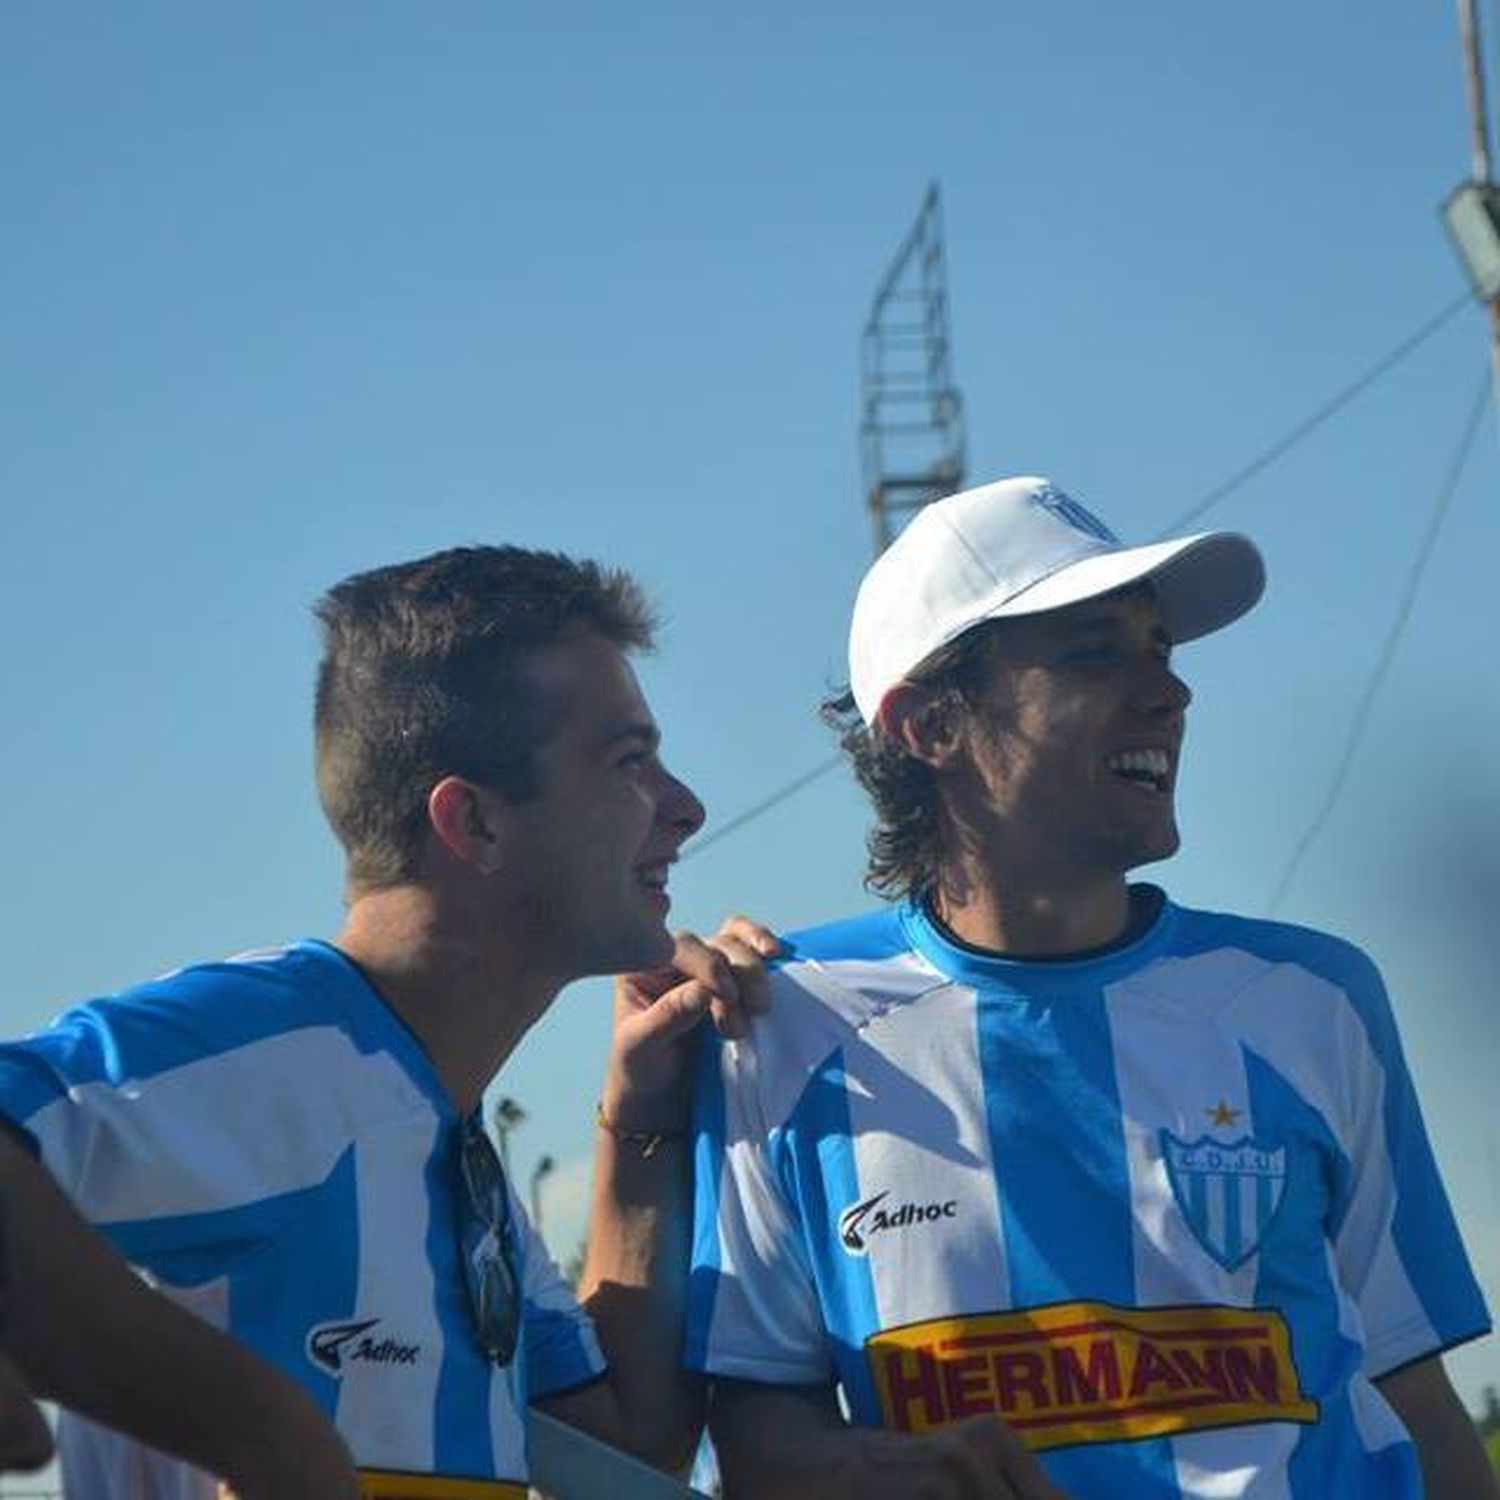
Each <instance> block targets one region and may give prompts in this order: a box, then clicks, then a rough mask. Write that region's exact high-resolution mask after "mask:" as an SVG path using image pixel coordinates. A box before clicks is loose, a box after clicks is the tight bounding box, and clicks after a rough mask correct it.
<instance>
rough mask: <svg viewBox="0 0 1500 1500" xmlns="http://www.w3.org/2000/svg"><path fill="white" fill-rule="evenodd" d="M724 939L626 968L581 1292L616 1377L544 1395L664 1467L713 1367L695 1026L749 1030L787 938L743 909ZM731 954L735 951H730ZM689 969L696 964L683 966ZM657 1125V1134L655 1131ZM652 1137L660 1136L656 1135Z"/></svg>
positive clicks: (685, 1457)
mask: <svg viewBox="0 0 1500 1500" xmlns="http://www.w3.org/2000/svg"><path fill="white" fill-rule="evenodd" d="M715 942H716V943H717V944H719V945H720V946H721V947H722V948H723V950H724V951H723V952H720V951H716V950H715V949H713V948H710V947H708V946H707V945H706V944H704V943H702V942H700V941H699V940H698V939H697V938H695V937H692V936H691V935H688V934H684V935H683V936H682V937H680V938H679V939H678V943H677V951H676V953H675V955H674V958H673V967H672V968H671V969H666V970H661V971H658V972H657V973H654V974H636V975H631V976H629V977H628V978H625V979H622V980H620V981H619V982H618V984H617V986H616V992H615V1039H614V1047H613V1050H612V1052H611V1056H610V1065H609V1070H608V1073H607V1075H606V1078H605V1084H604V1092H603V1095H602V1097H601V1100H600V1105H601V1109H602V1112H603V1117H604V1120H605V1122H607V1123H606V1124H605V1125H604V1126H603V1127H601V1129H600V1130H599V1141H598V1146H597V1151H596V1155H595V1158H594V1198H593V1205H592V1210H591V1216H590V1221H589V1240H588V1255H587V1259H586V1262H585V1265H584V1271H583V1277H582V1280H581V1281H580V1283H579V1288H578V1291H579V1296H580V1298H581V1300H582V1301H583V1304H584V1306H585V1307H586V1308H587V1309H588V1312H589V1314H590V1316H591V1317H592V1318H593V1320H594V1324H595V1327H596V1328H597V1330H598V1333H599V1342H600V1344H601V1346H602V1347H603V1350H604V1353H605V1356H606V1358H607V1359H608V1361H609V1366H610V1373H609V1377H608V1379H607V1380H606V1381H603V1382H599V1383H598V1384H595V1385H592V1386H588V1387H585V1388H584V1389H582V1390H579V1391H574V1392H569V1393H566V1394H564V1395H561V1396H556V1397H552V1398H550V1399H547V1400H544V1401H541V1402H538V1405H539V1406H541V1407H542V1409H543V1410H545V1411H547V1412H548V1413H549V1414H550V1415H552V1416H555V1417H559V1418H560V1419H561V1420H563V1421H565V1422H570V1423H572V1425H574V1426H576V1427H581V1428H582V1429H584V1430H585V1431H587V1432H591V1433H592V1434H593V1435H594V1436H595V1437H599V1438H602V1439H603V1440H604V1441H605V1442H608V1443H613V1444H614V1445H615V1446H616V1447H619V1448H624V1449H625V1450H627V1451H628V1452H632V1453H635V1454H637V1455H639V1456H640V1457H641V1458H644V1459H645V1460H646V1461H647V1462H649V1463H654V1464H658V1465H660V1466H661V1467H663V1468H680V1467H682V1466H685V1465H686V1464H687V1463H689V1462H690V1461H691V1459H692V1456H693V1451H694V1448H695V1447H696V1445H697V1442H698V1437H699V1434H700V1432H701V1431H702V1427H703V1412H704V1399H705V1383H704V1380H703V1377H702V1376H700V1375H696V1374H693V1373H691V1372H689V1371H687V1370H684V1369H683V1367H682V1323H683V1307H684V1303H685V1296H686V1287H687V1267H688V1235H689V1233H690V1229H691V1224H692V1202H691V1193H692V1178H691V1161H690V1151H689V1145H688V1141H687V1119H688V1083H689V1077H690V1073H691V1049H692V1046H693V1038H692V1033H693V1032H694V1030H695V1029H696V1027H697V1026H698V1024H699V1022H700V1021H701V1020H702V1019H703V1018H704V1016H705V1015H708V1014H710V1012H711V1013H712V1015H713V1018H714V1023H715V1025H717V1026H718V1028H719V1029H720V1031H722V1032H724V1033H725V1034H726V1035H736V1034H739V1035H742V1034H743V1029H744V1027H745V1026H747V1025H748V1016H749V1015H750V1014H752V1013H754V1012H756V1011H759V1010H764V1009H765V1007H766V1004H767V999H766V986H765V982H764V976H763V973H762V969H761V959H762V957H763V956H766V955H769V954H771V953H774V952H775V950H776V948H777V947H778V946H779V945H778V944H777V942H776V939H775V938H774V937H773V936H772V935H771V934H770V933H768V932H766V931H765V929H763V928H759V927H756V926H754V924H751V923H748V922H744V921H743V920H742V919H736V920H735V921H734V922H731V923H728V924H726V927H725V929H724V930H723V931H722V932H721V933H720V935H719V937H718V938H716V939H715ZM726 955H728V956H726ZM684 976H691V977H687V978H685V977H684ZM651 1137H656V1138H658V1139H657V1140H656V1141H655V1143H654V1144H653V1143H652V1142H651V1140H650V1138H651ZM648 1148H649V1149H648Z"/></svg>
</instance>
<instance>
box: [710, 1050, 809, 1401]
mask: <svg viewBox="0 0 1500 1500" xmlns="http://www.w3.org/2000/svg"><path fill="white" fill-rule="evenodd" d="M754 1077H755V1056H754V1053H753V1051H752V1050H751V1046H750V1044H749V1043H748V1042H743V1043H734V1042H731V1043H723V1042H721V1041H720V1040H719V1039H718V1038H717V1037H716V1036H713V1035H712V1034H709V1033H708V1032H707V1028H705V1037H704V1044H703V1048H702V1051H701V1053H700V1056H699V1067H698V1073H697V1079H696V1088H695V1095H694V1127H693V1134H694V1155H693V1166H694V1189H693V1252H692V1268H691V1273H690V1277H689V1283H688V1317H687V1334H686V1345H685V1361H686V1363H687V1364H688V1366H689V1367H690V1368H693V1369H699V1370H704V1371H707V1372H709V1373H710V1374H715V1375H726V1376H731V1377H735V1378H738V1379H745V1380H761V1381H767V1382H771V1383H774V1384H781V1385H811V1384H819V1385H822V1384H827V1383H828V1382H829V1381H831V1380H833V1379H834V1376H835V1371H834V1366H833V1362H832V1360H831V1358H830V1356H829V1352H828V1346H827V1340H826V1337H825V1335H824V1331H823V1320H822V1316H821V1311H820V1308H819V1303H818V1295H817V1287H816V1284H815V1282H814V1278H813V1274H812V1267H811V1265H810V1263H809V1260H808V1256H807V1250H806V1244H805V1241H804V1239H803V1236H802V1235H801V1233H800V1232H799V1230H798V1220H797V1215H796V1211H795V1209H794V1207H793V1205H792V1204H791V1203H790V1202H789V1201H788V1199H787V1197H786V1195H785V1194H784V1193H783V1191H782V1188H781V1184H780V1181H779V1179H778V1177H777V1174H776V1171H775V1167H774V1164H773V1163H772V1161H771V1158H770V1151H769V1141H768V1136H769V1122H768V1121H767V1120H766V1119H765V1118H764V1111H763V1110H762V1109H761V1108H760V1106H759V1101H758V1098H757V1095H756V1091H755V1088H754Z"/></svg>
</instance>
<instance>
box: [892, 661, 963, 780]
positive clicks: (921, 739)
mask: <svg viewBox="0 0 1500 1500" xmlns="http://www.w3.org/2000/svg"><path fill="white" fill-rule="evenodd" d="M876 727H877V729H878V730H879V732H880V733H882V734H884V735H885V736H886V738H887V739H890V740H893V741H894V742H895V743H896V744H898V745H899V746H900V747H901V748H902V749H903V750H904V751H906V753H907V754H908V755H910V756H912V757H913V758H914V759H916V760H920V761H924V762H925V763H926V764H927V765H929V766H931V767H932V769H933V770H934V771H941V770H944V769H945V768H946V767H948V766H949V765H951V764H952V762H953V759H954V757H955V756H957V755H958V753H959V751H960V750H961V749H962V747H963V735H962V733H961V732H960V727H959V725H958V724H956V723H955V722H954V719H953V714H952V712H951V711H950V708H949V705H948V704H947V703H946V702H944V701H943V700H942V699H941V698H938V697H936V696H934V694H933V692H932V689H931V688H927V687H923V686H921V685H920V684H919V683H915V682H898V683H897V684H896V686H895V687H893V688H892V689H891V690H890V692H888V693H887V694H886V695H885V700H884V701H883V702H882V703H881V705H880V713H879V715H878V716H877V718H876Z"/></svg>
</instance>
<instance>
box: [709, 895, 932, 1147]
mask: <svg viewBox="0 0 1500 1500" xmlns="http://www.w3.org/2000/svg"><path fill="white" fill-rule="evenodd" d="M947 983H948V980H947V978H946V976H945V975H943V974H942V973H940V972H939V971H938V970H937V969H935V968H934V967H933V966H932V965H931V964H930V963H929V962H928V961H927V960H926V959H925V958H923V957H922V956H921V954H919V953H918V952H917V951H916V950H915V948H914V947H913V946H912V943H911V941H910V938H909V937H908V935H907V932H906V928H905V924H904V922H903V920H902V915H901V908H899V907H883V908H879V909H877V910H875V911H871V912H867V913H863V914H861V915H859V916H856V917H850V918H846V919H843V920H840V921H837V922H829V923H826V924H823V925H821V926H818V927H809V928H804V929H801V930H799V931H795V932H792V933H790V934H788V935H787V936H786V937H785V939H784V952H783V956H782V957H781V958H779V959H778V960H777V962H776V964H775V965H774V967H773V970H772V973H771V1009H770V1012H769V1013H768V1014H767V1015H764V1016H760V1017H757V1019H756V1021H755V1022H754V1024H753V1026H752V1027H751V1033H750V1036H749V1037H748V1038H746V1039H745V1040H744V1041H741V1042H736V1043H729V1044H725V1045H723V1046H722V1047H721V1072H722V1076H723V1079H724V1083H725V1086H726V1087H727V1088H729V1089H730V1090H731V1091H738V1092H740V1093H741V1094H743V1095H753V1096H754V1097H755V1098H756V1099H757V1100H758V1106H759V1107H758V1111H757V1113H758V1115H759V1118H760V1122H761V1125H762V1126H763V1127H764V1128H767V1129H770V1128H774V1127H775V1126H777V1125H779V1124H781V1123H783V1122H784V1121H785V1120H786V1118H787V1117H788V1116H789V1115H790V1113H791V1111H792V1110H793V1108H794V1107H795V1104H796V1101H797V1099H798V1098H799V1097H800V1095H801V1092H802V1090H803V1088H804V1087H805V1086H806V1083H807V1081H808V1079H810V1078H811V1077H812V1075H813V1074H814V1072H815V1071H816V1070H817V1069H818V1067H819V1066H820V1065H821V1064H822V1063H823V1062H825V1061H826V1060H827V1059H828V1058H829V1057H830V1056H831V1055H832V1054H834V1053H835V1052H837V1051H838V1050H839V1049H840V1048H841V1047H843V1046H844V1045H845V1044H846V1043H847V1042H849V1040H850V1039H851V1038H853V1037H854V1036H856V1035H857V1034H858V1033H859V1032H860V1031H862V1030H863V1029H864V1028H865V1027H866V1026H867V1025H869V1023H870V1022H872V1021H874V1020H876V1019H877V1018H878V1017H881V1016H884V1015H887V1014H889V1013H890V1012H891V1011H892V1010H894V1009H897V1008H899V1007H902V1006H908V1005H911V1004H912V1003H914V1002H915V1001H917V1000H919V999H920V998H921V997H922V996H923V995H925V994H927V993H928V992H930V991H932V990H934V989H938V988H941V987H943V986H945V985H946V984H947Z"/></svg>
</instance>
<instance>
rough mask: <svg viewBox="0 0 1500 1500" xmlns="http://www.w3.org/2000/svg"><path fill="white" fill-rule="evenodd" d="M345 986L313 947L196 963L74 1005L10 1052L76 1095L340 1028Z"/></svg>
mask: <svg viewBox="0 0 1500 1500" xmlns="http://www.w3.org/2000/svg"><path fill="white" fill-rule="evenodd" d="M341 981H342V976H341V974H340V973H339V967H338V960H337V958H336V957H335V956H334V955H333V954H332V952H331V950H328V949H326V948H323V947H322V945H319V944H315V943H297V944H293V945H291V946H289V947H285V948H277V949H268V950H264V951H260V952H256V953H250V954H245V955H242V956H238V957H234V958H229V959H222V960H217V961H214V962H211V963H203V964H195V965H192V966H190V967H186V968H182V969H175V970H172V971H171V972H169V973H167V974H163V975H160V976H158V977H157V978H154V979H149V980H146V981H145V982H143V983H141V984H136V985H132V986H130V987H129V988H127V989H124V990H120V991H119V992H117V993H115V994H111V995H102V996H98V997H95V998H93V999H90V1000H86V1001H84V1002H82V1003H81V1004H79V1005H75V1006H73V1007H72V1008H71V1009H69V1010H67V1011H65V1012H64V1013H63V1014H62V1015H60V1016H59V1017H58V1018H57V1019H56V1020H55V1021H54V1022H53V1023H52V1024H51V1025H50V1026H48V1027H47V1028H45V1029H44V1030H43V1031H41V1032H38V1033H37V1034H35V1035H34V1036H32V1037H29V1038H27V1039H26V1040H25V1041H24V1042H21V1043H17V1044H13V1048H7V1049H6V1051H12V1050H14V1051H24V1052H26V1053H29V1054H31V1055H33V1056H35V1057H36V1058H37V1059H38V1060H39V1061H42V1062H45V1063H46V1064H48V1065H50V1066H51V1067H53V1068H55V1069H56V1070H57V1071H58V1073H60V1074H61V1075H63V1076H65V1077H66V1078H67V1079H68V1080H69V1082H70V1083H71V1084H73V1085H75V1086H76V1085H79V1084H86V1083H108V1084H119V1083H122V1082H124V1081H126V1080H127V1079H128V1080H135V1081H139V1080H143V1079H147V1078H154V1077H157V1076H160V1075H162V1074H165V1073H169V1072H172V1071H174V1070H176V1069H179V1068H182V1067H185V1066H187V1065H189V1064H192V1063H196V1062H201V1061H204V1060H206V1059H209V1058H213V1057H217V1056H219V1055H221V1054H224V1053H229V1052H238V1051H241V1050H243V1049H246V1048H255V1047H258V1046H262V1045H265V1044H272V1043H274V1042H275V1041H276V1039H278V1038H281V1037H285V1036H287V1035H289V1034H293V1033H302V1032H305V1031H307V1030H308V1029H310V1028H315V1027H318V1026H328V1025H330V1024H336V1023H337V1021H338V1018H339V1016H340V1015H341V1013H342V1006H341V1003H340V996H339V986H340V983H341Z"/></svg>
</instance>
